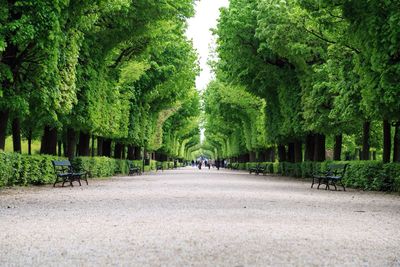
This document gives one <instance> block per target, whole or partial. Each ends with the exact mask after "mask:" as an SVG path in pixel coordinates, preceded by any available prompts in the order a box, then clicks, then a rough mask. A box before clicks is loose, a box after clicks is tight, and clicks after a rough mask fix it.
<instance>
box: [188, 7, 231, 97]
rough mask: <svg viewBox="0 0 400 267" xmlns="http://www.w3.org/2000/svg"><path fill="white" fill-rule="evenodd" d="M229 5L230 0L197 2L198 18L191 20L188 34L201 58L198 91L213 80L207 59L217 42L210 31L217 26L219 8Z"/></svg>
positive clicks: (197, 83) (197, 81) (197, 82)
mask: <svg viewBox="0 0 400 267" xmlns="http://www.w3.org/2000/svg"><path fill="white" fill-rule="evenodd" d="M228 5H229V0H200V1H198V2H196V16H195V17H194V18H192V19H190V20H189V28H188V30H187V33H186V34H187V36H188V38H189V39H193V44H194V47H195V48H196V49H197V52H198V53H199V56H200V67H201V73H200V76H199V77H197V80H196V87H197V89H198V90H203V89H205V88H206V86H207V84H208V83H209V82H210V80H211V79H212V73H211V69H210V67H209V66H208V65H207V58H208V56H209V55H210V52H211V51H210V45H211V46H214V45H213V44H214V42H215V40H213V36H212V34H211V31H210V29H211V28H215V27H216V26H217V20H218V17H219V8H221V7H224V6H228Z"/></svg>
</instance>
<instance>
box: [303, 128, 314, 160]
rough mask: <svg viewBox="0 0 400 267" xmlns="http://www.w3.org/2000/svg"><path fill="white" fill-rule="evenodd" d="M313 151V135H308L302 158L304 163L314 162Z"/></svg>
mask: <svg viewBox="0 0 400 267" xmlns="http://www.w3.org/2000/svg"><path fill="white" fill-rule="evenodd" d="M314 150H315V136H314V135H313V134H308V135H307V137H306V144H305V152H304V157H305V160H306V161H313V160H314Z"/></svg>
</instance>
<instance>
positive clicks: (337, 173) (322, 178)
mask: <svg viewBox="0 0 400 267" xmlns="http://www.w3.org/2000/svg"><path fill="white" fill-rule="evenodd" d="M347 166H348V164H330V165H329V166H328V169H327V171H326V172H322V173H321V172H319V173H315V174H314V175H313V179H312V183H311V188H313V186H314V184H316V183H317V181H318V187H317V189H319V187H320V186H321V184H324V185H325V190H328V189H329V190H330V187H329V185H333V186H334V187H335V190H337V186H336V184H337V183H339V184H340V185H341V186H342V187H343V191H346V187H345V186H344V184H343V182H342V179H343V177H344V175H345V173H346V169H347Z"/></svg>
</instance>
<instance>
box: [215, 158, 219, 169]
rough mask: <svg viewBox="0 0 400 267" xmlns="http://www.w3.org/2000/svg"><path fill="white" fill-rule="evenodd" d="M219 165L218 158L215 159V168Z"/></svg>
mask: <svg viewBox="0 0 400 267" xmlns="http://www.w3.org/2000/svg"><path fill="white" fill-rule="evenodd" d="M219 165H220V161H219V159H217V160H216V161H215V167H217V170H219Z"/></svg>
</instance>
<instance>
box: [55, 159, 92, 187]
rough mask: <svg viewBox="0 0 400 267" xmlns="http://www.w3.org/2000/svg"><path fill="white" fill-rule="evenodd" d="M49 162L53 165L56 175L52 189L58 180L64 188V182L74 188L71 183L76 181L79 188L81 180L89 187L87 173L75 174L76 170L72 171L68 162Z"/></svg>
mask: <svg viewBox="0 0 400 267" xmlns="http://www.w3.org/2000/svg"><path fill="white" fill-rule="evenodd" d="M51 162H52V164H53V167H54V173H55V175H56V181H55V182H54V184H53V187H55V186H56V184H57V183H58V182H59V180H60V179H61V181H62V187H64V184H65V183H66V182H69V184H70V185H71V186H74V185H73V184H72V182H74V181H77V182H78V183H79V185H80V186H81V185H82V184H81V179H82V180H84V181H86V184H87V185H89V183H88V180H87V176H88V172H87V171H84V172H77V171H76V170H74V168H73V167H72V165H71V162H70V161H69V160H52V161H51ZM61 181H60V182H61Z"/></svg>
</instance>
